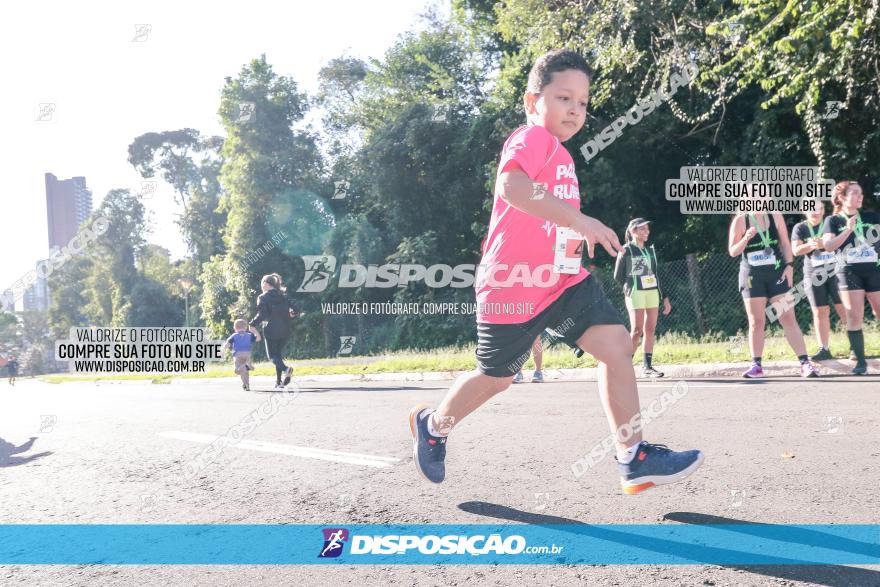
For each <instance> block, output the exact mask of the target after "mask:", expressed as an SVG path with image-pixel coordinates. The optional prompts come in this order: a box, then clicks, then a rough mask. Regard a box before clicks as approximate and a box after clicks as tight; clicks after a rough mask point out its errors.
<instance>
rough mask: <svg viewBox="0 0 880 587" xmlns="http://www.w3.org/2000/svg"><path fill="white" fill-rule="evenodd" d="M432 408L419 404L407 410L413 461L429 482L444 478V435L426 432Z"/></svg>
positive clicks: (439, 481)
mask: <svg viewBox="0 0 880 587" xmlns="http://www.w3.org/2000/svg"><path fill="white" fill-rule="evenodd" d="M433 412H434V410H432V409H430V408H428V406H426V405H423V404H419V405H417V406H416V407H414V408H413V409H412V410H410V412H409V431H410V432H411V433H412V437H413V462H414V463H415V465H416V470H417V471H418V472H419V474H420V475H421V476H422V477H424V478H425V479H427V480H428V481H430V482H431V483H441V482H442V481H443V479H445V478H446V465H445V464H444V463H443V460H444V459H445V458H446V437H445V436H431V434H430V433H429V432H428V416H430V415H431V414H432V413H433Z"/></svg>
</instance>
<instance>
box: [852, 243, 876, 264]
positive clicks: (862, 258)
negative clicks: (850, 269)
mask: <svg viewBox="0 0 880 587" xmlns="http://www.w3.org/2000/svg"><path fill="white" fill-rule="evenodd" d="M846 262H847V263H848V264H850V263H876V262H877V251H875V250H874V249H873V248H872V247H870V246H868V245H859V246H858V247H852V248H850V249H847V250H846Z"/></svg>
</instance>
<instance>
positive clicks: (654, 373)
mask: <svg viewBox="0 0 880 587" xmlns="http://www.w3.org/2000/svg"><path fill="white" fill-rule="evenodd" d="M642 377H652V378H654V377H663V373H661V372H660V371H658V370H657V369H655V368H654V367H644V368H643V369H642Z"/></svg>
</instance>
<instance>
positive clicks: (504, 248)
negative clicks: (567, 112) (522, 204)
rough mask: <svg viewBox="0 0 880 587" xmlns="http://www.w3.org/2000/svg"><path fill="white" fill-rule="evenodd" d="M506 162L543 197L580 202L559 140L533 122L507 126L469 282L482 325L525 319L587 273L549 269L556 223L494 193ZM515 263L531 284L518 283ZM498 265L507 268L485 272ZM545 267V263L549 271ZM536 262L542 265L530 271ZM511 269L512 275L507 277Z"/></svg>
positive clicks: (577, 205)
mask: <svg viewBox="0 0 880 587" xmlns="http://www.w3.org/2000/svg"><path fill="white" fill-rule="evenodd" d="M510 162H515V163H516V164H517V165H518V166H519V167H520V168H521V169H522V171H523V172H524V173H525V174H526V175H528V176H529V177H530V178H531V179H532V181H533V182H536V183H543V184H546V195H545V196H544V197H554V196H555V197H557V198H560V199H562V200H563V201H565V202H566V203H568V204H570V205H571V206H574V207H575V208H578V209H580V204H581V199H580V190H579V188H578V181H577V176H576V175H575V172H574V161H573V160H572V158H571V155H570V154H569V153H568V151H567V150H566V149H565V147H563V146H562V143H561V142H560V141H559V139H558V138H556V137H555V136H553V135H552V134H550V131H548V130H547V129H546V128H544V127H543V126H538V125H532V126H523V127H520V128H518V129H516V130H515V131H513V134H511V135H510V137H508V139H507V141H506V142H505V143H504V147H503V148H502V150H501V160H500V162H499V163H498V174H497V175H496V178H495V182H496V194H495V197H494V203H493V205H492V218H491V220H490V221H489V234H488V235H487V236H486V240H485V241H484V248H483V258H482V260H481V261H480V265H481V266H482V268H481V272H480V273H481V275H480V276H479V278H478V279H477V281H476V283H475V288H476V292H477V296H476V301H477V322H482V323H487V324H519V323H522V322H526V321H527V320H529V319H531V318H534V317H535V316H537V315H538V314H539V313H541V311H543V310H545V309H546V308H547V307H548V306H549V305H550V304H552V303H553V302H554V301H555V300H556V299H557V298H559V296H561V295H562V294H563V292H565V290H566V289H568V288H569V287H571V286H573V285H575V284H577V283H580V282H581V281H583V280H584V279H586V278H587V276H588V275H589V274H590V273H589V272H588V271H587V270H586V269H584V268H583V267H581V269H580V271H579V272H578V273H554V272H553V270H552V266H553V257H554V253H553V248H554V245H555V244H556V224H555V223H552V222H549V221H547V220H544V219H543V218H539V217H537V216H532V215H531V214H527V213H525V212H523V211H522V210H519V209H517V208H514V207H513V206H511V205H510V204H508V203H507V202H505V201H504V200H503V199H502V198H501V196H500V195H499V194H498V193H497V192H498V187H497V182H498V176H500V175H501V173H502V172H503V171H504V170H505V167H506V166H507V165H508V164H509V163H510ZM521 264H525V265H527V269H525V270H526V271H527V272H528V274H529V275H536V277H537V284H535V285H531V286H527V285H525V284H524V283H522V282H523V280H522V279H519V277H521V276H522V275H523V268H522V267H520V268H517V269H514V268H515V267H516V266H517V265H521ZM499 265H506V266H507V268H506V269H502V268H498V269H497V270H494V271H492V273H490V271H491V270H492V269H491V268H492V267H496V266H499ZM547 266H550V267H551V269H549V271H548V270H547V269H546V267H547ZM539 267H543V268H544V269H542V270H541V271H540V272H539V273H537V274H536V272H535V270H536V268H539ZM513 272H517V273H518V275H517V276H511V273H513ZM490 277H491V278H492V279H491V282H490ZM505 281H507V282H508V283H504V282H505ZM541 284H546V285H541Z"/></svg>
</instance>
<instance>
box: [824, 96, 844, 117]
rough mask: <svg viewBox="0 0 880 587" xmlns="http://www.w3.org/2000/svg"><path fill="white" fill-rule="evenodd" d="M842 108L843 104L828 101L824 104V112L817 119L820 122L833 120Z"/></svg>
mask: <svg viewBox="0 0 880 587" xmlns="http://www.w3.org/2000/svg"><path fill="white" fill-rule="evenodd" d="M842 108H843V102H838V101H836V100H828V101H826V102H825V112H823V113H822V114H820V115H819V118H821V119H822V120H834V119H835V118H837V117H838V116H840V111H841V109H842Z"/></svg>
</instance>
